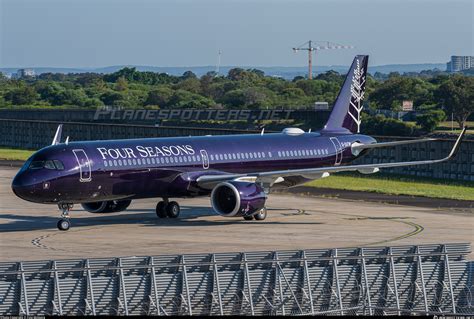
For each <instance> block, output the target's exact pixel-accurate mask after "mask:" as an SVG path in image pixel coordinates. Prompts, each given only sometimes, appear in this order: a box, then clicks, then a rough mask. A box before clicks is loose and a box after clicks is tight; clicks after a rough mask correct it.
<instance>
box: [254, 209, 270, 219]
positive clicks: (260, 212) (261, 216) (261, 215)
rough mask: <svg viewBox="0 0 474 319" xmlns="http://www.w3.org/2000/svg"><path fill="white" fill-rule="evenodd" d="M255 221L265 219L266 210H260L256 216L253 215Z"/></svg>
mask: <svg viewBox="0 0 474 319" xmlns="http://www.w3.org/2000/svg"><path fill="white" fill-rule="evenodd" d="M253 217H254V218H255V220H265V218H267V209H266V208H265V207H264V208H262V209H261V210H260V211H259V212H258V213H257V214H255V215H253Z"/></svg>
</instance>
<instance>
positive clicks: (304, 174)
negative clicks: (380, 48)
mask: <svg viewBox="0 0 474 319" xmlns="http://www.w3.org/2000/svg"><path fill="white" fill-rule="evenodd" d="M367 62H368V56H366V55H359V56H356V57H355V58H354V61H353V63H352V66H351V68H350V69H349V72H348V74H347V76H346V78H345V81H344V84H343V86H342V88H341V91H340V92H339V95H338V97H337V100H336V102H335V104H334V107H333V110H332V113H331V115H330V117H329V120H328V122H327V123H326V125H325V126H324V128H323V129H322V130H321V131H319V132H311V133H310V132H308V133H306V132H304V131H302V130H301V129H298V128H287V129H284V130H283V132H281V133H271V134H263V131H262V134H243V135H226V136H199V137H176V138H147V139H127V140H109V141H87V142H69V138H67V139H66V141H65V142H64V143H61V142H60V140H61V131H62V126H61V125H60V126H59V127H58V130H57V132H56V135H55V137H54V140H53V143H52V145H50V146H48V147H45V148H43V149H41V150H39V151H38V152H36V153H35V154H34V155H32V156H31V157H30V158H29V159H28V160H27V161H26V163H25V164H24V165H23V167H22V168H21V169H20V171H19V172H18V174H17V175H16V176H15V178H14V180H13V183H12V189H13V191H14V193H15V194H16V195H17V196H18V197H20V198H22V199H24V200H27V201H31V202H36V203H44V204H57V205H58V206H59V208H60V210H61V212H62V214H61V219H60V220H59V221H58V224H57V226H58V228H59V229H60V230H68V229H69V228H70V226H71V223H70V218H69V211H70V209H71V208H72V206H73V204H78V203H79V204H81V205H82V207H83V208H84V209H85V210H87V211H88V212H91V213H106V212H118V211H123V210H125V209H126V208H127V207H128V206H129V205H130V202H131V201H132V200H134V199H139V198H151V197H159V198H163V200H162V201H159V202H158V204H157V205H156V214H157V215H158V217H160V218H166V217H169V218H177V217H178V216H179V213H180V207H179V205H178V203H177V202H175V201H169V199H170V198H185V197H196V196H209V195H210V198H211V205H212V207H213V209H214V210H215V211H216V212H217V213H218V214H220V215H222V216H224V217H243V218H244V219H246V220H252V219H255V220H264V219H265V218H266V216H267V211H266V208H265V201H266V198H267V194H268V193H269V192H270V191H271V190H273V189H276V188H287V187H292V186H295V185H299V184H303V183H305V182H308V181H310V180H315V179H319V178H324V177H327V176H329V174H331V173H336V172H343V171H358V172H360V173H363V174H372V173H376V172H378V171H379V169H380V168H386V167H400V166H407V165H424V164H434V163H440V162H444V161H447V160H448V159H450V158H451V157H452V156H453V155H454V154H455V152H456V150H457V149H458V147H459V144H460V142H461V139H462V137H463V135H464V132H465V129H464V130H463V131H462V133H461V134H460V135H459V137H458V139H457V141H456V142H455V144H454V147H453V149H452V150H451V152H450V154H449V155H448V156H447V157H445V158H442V159H435V160H423V161H414V162H399V163H378V164H365V165H350V163H351V162H352V161H353V160H355V159H356V158H358V157H360V156H362V155H363V154H364V153H366V152H367V151H368V150H370V149H372V148H377V147H390V146H394V145H401V144H410V143H419V142H426V141H429V140H431V139H420V140H411V141H397V142H388V143H377V142H376V141H375V139H373V138H372V137H370V136H366V135H362V134H360V133H359V132H360V124H361V111H362V99H363V97H364V90H365V80H366V74H367Z"/></svg>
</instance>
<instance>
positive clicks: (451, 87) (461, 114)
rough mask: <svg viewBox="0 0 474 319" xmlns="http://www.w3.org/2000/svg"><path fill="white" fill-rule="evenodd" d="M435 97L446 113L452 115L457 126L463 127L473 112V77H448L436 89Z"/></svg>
mask: <svg viewBox="0 0 474 319" xmlns="http://www.w3.org/2000/svg"><path fill="white" fill-rule="evenodd" d="M435 97H436V98H437V99H438V100H439V103H440V104H441V105H443V106H444V108H445V109H446V111H447V112H448V113H452V114H453V115H454V118H455V120H456V122H457V123H458V124H459V127H464V126H465V125H466V121H467V118H468V117H469V116H470V115H471V114H472V113H473V112H474V77H469V76H462V75H454V76H451V77H449V78H448V79H447V80H446V81H444V82H443V83H442V84H441V85H440V86H439V88H438V89H437V90H436V92H435Z"/></svg>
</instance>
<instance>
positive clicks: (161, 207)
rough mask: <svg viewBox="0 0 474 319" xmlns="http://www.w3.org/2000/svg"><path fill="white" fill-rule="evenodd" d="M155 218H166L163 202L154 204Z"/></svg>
mask: <svg viewBox="0 0 474 319" xmlns="http://www.w3.org/2000/svg"><path fill="white" fill-rule="evenodd" d="M156 216H158V217H159V218H166V204H165V202H163V201H160V202H158V204H156Z"/></svg>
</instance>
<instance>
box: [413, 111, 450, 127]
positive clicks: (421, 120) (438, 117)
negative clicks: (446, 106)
mask: <svg viewBox="0 0 474 319" xmlns="http://www.w3.org/2000/svg"><path fill="white" fill-rule="evenodd" d="M435 107H436V106H434V105H430V106H424V107H423V108H422V111H421V112H419V113H418V114H417V116H416V124H417V125H419V126H420V127H421V129H422V130H423V131H424V132H433V131H434V130H435V129H436V128H437V127H438V125H439V123H441V122H442V121H444V120H445V119H446V114H445V113H444V111H443V110H441V109H436V108H435Z"/></svg>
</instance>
